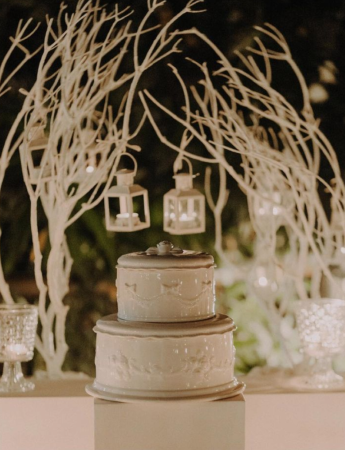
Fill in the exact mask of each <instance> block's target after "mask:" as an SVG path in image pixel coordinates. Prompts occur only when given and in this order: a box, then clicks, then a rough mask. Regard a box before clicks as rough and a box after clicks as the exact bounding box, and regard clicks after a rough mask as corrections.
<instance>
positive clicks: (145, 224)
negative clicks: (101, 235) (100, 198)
mask: <svg viewBox="0 0 345 450" xmlns="http://www.w3.org/2000/svg"><path fill="white" fill-rule="evenodd" d="M121 156H128V157H130V158H131V159H132V161H133V162H134V170H128V169H122V170H119V171H118V172H115V174H114V176H115V177H117V182H118V184H117V185H116V186H112V187H111V188H110V189H109V190H108V191H107V193H106V194H105V197H104V209H105V226H106V229H107V230H108V231H120V232H126V231H129V232H131V231H139V230H143V229H144V228H149V227H150V224H151V222H150V209H149V199H148V192H147V189H145V188H143V187H142V186H140V185H139V184H134V183H133V181H134V177H135V175H136V173H137V167H138V165H137V162H136V160H135V158H134V157H133V156H132V155H130V154H129V153H122V154H121V155H119V157H118V158H121ZM117 162H118V161H117ZM136 197H142V201H143V207H144V220H143V221H142V220H141V218H140V216H139V213H137V212H136V211H135V210H134V208H133V199H134V198H136ZM113 198H118V199H119V211H120V212H119V213H118V214H116V219H114V218H113V217H112V215H111V208H110V199H113ZM120 215H125V217H119V216H120ZM116 222H117V223H116Z"/></svg>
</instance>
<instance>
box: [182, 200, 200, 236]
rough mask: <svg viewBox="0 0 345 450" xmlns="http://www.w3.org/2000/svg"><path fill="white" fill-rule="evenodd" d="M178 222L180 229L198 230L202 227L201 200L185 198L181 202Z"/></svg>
mask: <svg viewBox="0 0 345 450" xmlns="http://www.w3.org/2000/svg"><path fill="white" fill-rule="evenodd" d="M178 221H179V226H180V228H183V229H186V228H197V227H199V226H200V200H198V199H194V198H185V199H181V200H180V201H179V206H178Z"/></svg>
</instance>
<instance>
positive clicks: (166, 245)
mask: <svg viewBox="0 0 345 450" xmlns="http://www.w3.org/2000/svg"><path fill="white" fill-rule="evenodd" d="M213 266H214V259H213V256H211V255H209V254H208V253H204V252H195V251H192V250H182V249H181V248H179V247H174V246H173V244H172V243H171V242H169V241H162V242H160V243H159V244H157V247H150V248H148V249H147V250H146V251H145V252H135V253H128V254H127V255H123V256H121V257H120V258H119V259H118V266H117V267H119V268H121V267H123V268H142V269H147V268H155V269H165V268H181V269H183V268H198V267H213Z"/></svg>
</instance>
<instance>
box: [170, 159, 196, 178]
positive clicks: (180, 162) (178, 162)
mask: <svg viewBox="0 0 345 450" xmlns="http://www.w3.org/2000/svg"><path fill="white" fill-rule="evenodd" d="M183 161H186V163H187V165H188V168H189V175H193V166H192V163H191V162H190V161H189V159H188V158H186V157H185V156H181V155H179V156H178V157H177V158H176V160H175V162H174V175H176V174H177V172H178V171H179V170H182V166H183Z"/></svg>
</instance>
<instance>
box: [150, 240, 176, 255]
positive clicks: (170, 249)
mask: <svg viewBox="0 0 345 450" xmlns="http://www.w3.org/2000/svg"><path fill="white" fill-rule="evenodd" d="M145 253H146V254H147V255H179V254H181V253H183V250H182V248H180V247H174V245H173V244H172V243H171V242H169V241H162V242H160V243H159V244H157V247H150V248H148V249H147V250H146V252H145Z"/></svg>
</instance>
